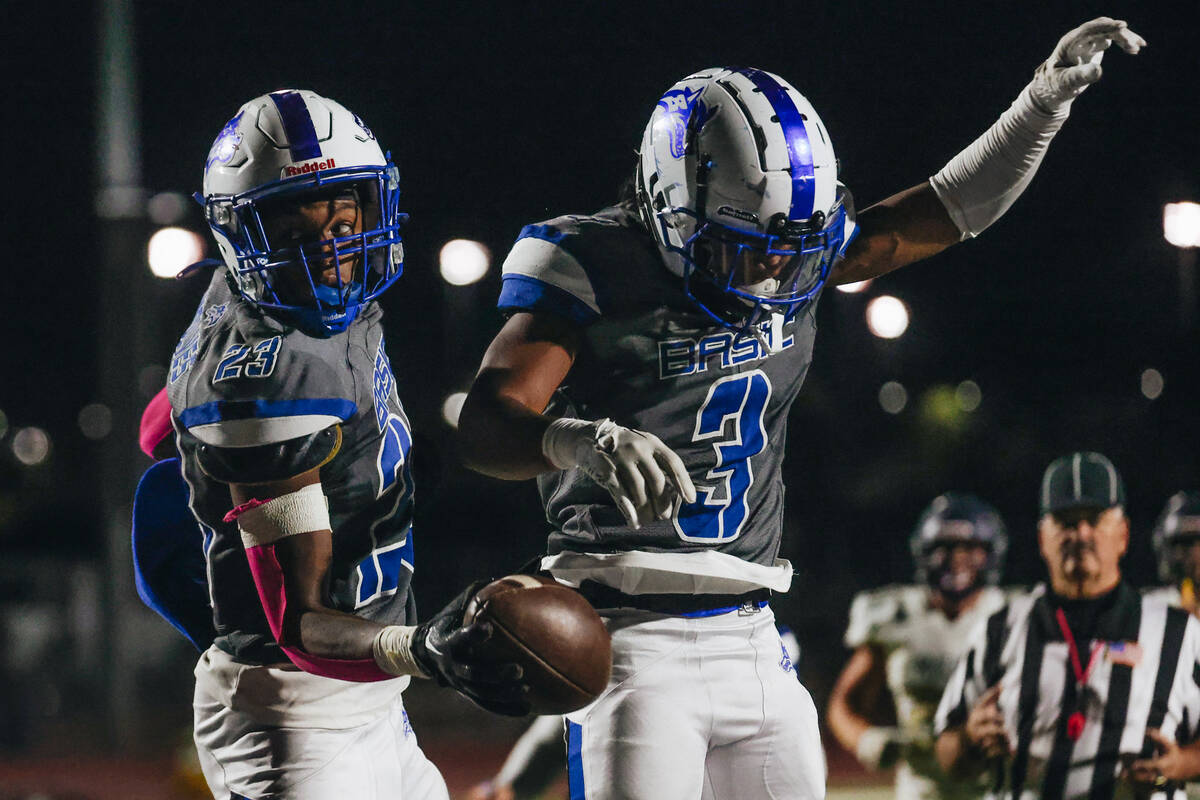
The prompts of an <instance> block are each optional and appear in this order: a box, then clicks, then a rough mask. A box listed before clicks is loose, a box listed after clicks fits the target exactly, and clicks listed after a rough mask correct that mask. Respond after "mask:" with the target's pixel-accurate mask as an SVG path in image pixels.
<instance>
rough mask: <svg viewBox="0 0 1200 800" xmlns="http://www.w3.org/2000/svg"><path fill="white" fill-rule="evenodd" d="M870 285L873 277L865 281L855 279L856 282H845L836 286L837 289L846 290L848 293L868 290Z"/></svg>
mask: <svg viewBox="0 0 1200 800" xmlns="http://www.w3.org/2000/svg"><path fill="white" fill-rule="evenodd" d="M870 285H871V279H870V278H867V279H866V280H865V281H855V282H854V283H843V284H841V285H840V286H835V287H834V288H835V289H837V290H838V291H839V292H845V293H846V294H858V293H859V292H861V291H864V290H866V288H867V287H868V286H870Z"/></svg>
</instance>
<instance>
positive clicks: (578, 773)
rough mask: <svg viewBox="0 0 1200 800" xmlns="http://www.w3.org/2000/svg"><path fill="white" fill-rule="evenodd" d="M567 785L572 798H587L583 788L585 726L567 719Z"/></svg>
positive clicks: (585, 799) (579, 799)
mask: <svg viewBox="0 0 1200 800" xmlns="http://www.w3.org/2000/svg"><path fill="white" fill-rule="evenodd" d="M567 787H568V788H569V789H570V797H571V800H587V798H586V794H585V792H584V789H583V726H582V725H577V724H576V723H574V722H571V720H567Z"/></svg>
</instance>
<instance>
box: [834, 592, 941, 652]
mask: <svg viewBox="0 0 1200 800" xmlns="http://www.w3.org/2000/svg"><path fill="white" fill-rule="evenodd" d="M924 591H925V590H924V588H923V587H920V586H900V585H895V586H884V587H882V588H879V589H871V590H870V591H866V592H860V593H859V594H858V595H857V596H855V598H854V602H853V603H851V605H850V624H849V625H848V626H847V627H846V637H845V642H846V646H847V647H849V648H857V647H861V646H862V645H864V644H882V643H883V639H885V638H886V636H885V635H884V634H886V632H887V630H888V629H889V628H892V627H894V626H897V625H903V624H904V623H906V622H908V621H909V620H910V619H912V617H913V616H914V615H915V614H919V613H920V612H921V608H922V607H923V605H924Z"/></svg>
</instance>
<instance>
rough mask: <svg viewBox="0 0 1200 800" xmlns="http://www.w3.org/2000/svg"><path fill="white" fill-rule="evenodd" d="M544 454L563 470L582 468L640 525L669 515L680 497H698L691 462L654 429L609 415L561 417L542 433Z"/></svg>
mask: <svg viewBox="0 0 1200 800" xmlns="http://www.w3.org/2000/svg"><path fill="white" fill-rule="evenodd" d="M542 454H543V455H544V456H545V457H546V460H547V461H549V462H550V463H551V464H553V465H554V466H555V467H557V468H558V469H570V468H571V467H579V468H580V469H581V470H583V472H584V474H586V475H587V476H588V477H589V478H591V479H592V480H593V481H595V482H596V483H598V484H600V485H601V486H603V487H604V488H605V489H606V490H608V493H609V494H610V495H612V498H613V500H614V501H615V502H616V504H617V508H618V509H619V510H620V512H621V514H622V515H623V516H624V517H625V519H626V521H628V522H629V524H630V525H632V526H633V527H635V528H640V527H641V524H642V523H643V522H648V521H650V520H651V519H656V518H657V519H668V518H669V517H670V516H671V513H672V511H673V509H674V508H675V507H676V505H675V500H676V498H677V497H679V498H682V499H683V501H684V502H686V503H694V502H696V487H695V486H694V485H693V484H692V479H691V477H690V476H689V475H688V472H687V467H685V466H684V464H683V460H682V459H680V458H679V456H678V455H676V454H675V452H674V451H672V450H671V449H670V448H669V447H667V446H666V445H665V444H663V443H662V441H661V440H660V439H659V438H658V437H657V436H655V435H654V434H652V433H646V432H645V431H638V430H634V429H632V428H624V427H622V426H620V425H618V424H616V423H615V422H613V421H612V420H610V419H602V420H597V421H594V422H588V421H585V420H581V419H571V418H566V417H564V418H562V419H556V420H554V421H553V422H551V423H550V425H549V426H548V427H547V428H546V433H545V435H544V436H543V437H542Z"/></svg>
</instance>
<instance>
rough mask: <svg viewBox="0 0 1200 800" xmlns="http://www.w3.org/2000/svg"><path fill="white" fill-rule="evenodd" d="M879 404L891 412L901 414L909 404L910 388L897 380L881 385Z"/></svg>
mask: <svg viewBox="0 0 1200 800" xmlns="http://www.w3.org/2000/svg"><path fill="white" fill-rule="evenodd" d="M879 405H880V407H882V408H883V410H884V411H886V412H887V413H889V414H899V413H900V412H901V411H903V410H904V407H905V406H906V405H908V390H906V389H905V388H904V386H903V385H902V384H900V383H897V382H896V381H888V382H887V383H885V384H884V385H883V386H880V387H879Z"/></svg>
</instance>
